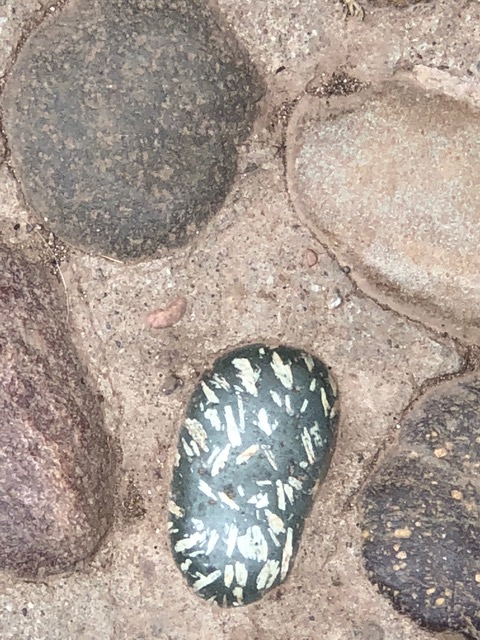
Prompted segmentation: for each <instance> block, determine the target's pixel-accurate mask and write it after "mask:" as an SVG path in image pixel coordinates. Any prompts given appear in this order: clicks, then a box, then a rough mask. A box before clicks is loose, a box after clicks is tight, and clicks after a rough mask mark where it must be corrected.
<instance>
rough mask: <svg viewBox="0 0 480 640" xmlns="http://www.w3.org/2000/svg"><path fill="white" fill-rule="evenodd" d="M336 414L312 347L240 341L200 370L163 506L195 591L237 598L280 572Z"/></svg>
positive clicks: (279, 577)
mask: <svg viewBox="0 0 480 640" xmlns="http://www.w3.org/2000/svg"><path fill="white" fill-rule="evenodd" d="M337 422H338V405H336V385H335V382H334V380H333V378H332V377H331V375H329V372H328V369H327V368H326V367H325V365H324V364H323V363H322V362H321V361H320V360H318V358H314V357H313V356H312V355H311V354H307V353H305V352H303V351H298V350H297V349H292V348H291V347H287V346H285V345H280V346H278V347H276V348H275V349H270V348H269V347H268V346H266V345H261V344H256V345H245V346H243V347H240V348H238V349H234V350H233V351H229V352H228V353H226V354H224V355H223V356H222V357H221V358H219V359H218V360H216V362H215V363H214V364H213V366H212V368H211V369H210V370H209V371H206V372H205V374H204V375H203V376H202V379H201V380H200V382H199V383H198V384H197V386H196V388H195V390H194V392H193V395H192V397H191V398H190V401H189V404H188V408H187V411H186V414H185V421H184V424H183V427H182V429H181V431H180V435H179V439H178V461H177V463H176V465H175V470H174V474H173V478H172V486H171V494H170V495H171V500H170V501H169V507H168V508H169V512H170V516H169V523H168V529H169V533H170V537H171V542H172V551H173V554H174V557H175V561H176V563H177V565H178V567H179V569H180V571H181V572H182V573H183V575H184V576H185V578H186V579H187V581H188V584H189V585H190V586H191V587H192V589H193V591H194V592H195V593H196V594H197V595H198V596H200V597H201V598H204V599H206V600H207V601H209V602H212V601H213V602H216V603H217V604H219V605H220V606H225V607H227V606H234V607H238V606H242V605H247V604H250V603H252V602H255V601H256V600H259V599H260V598H262V597H263V596H264V595H265V594H266V593H268V591H270V590H271V589H273V588H275V587H278V585H279V584H281V583H282V582H284V581H285V580H286V578H287V576H288V575H289V573H290V571H291V570H292V567H293V564H294V561H295V557H296V555H297V551H298V547H299V544H300V540H301V536H302V532H303V528H304V525H305V520H306V518H307V517H308V515H309V513H310V510H311V508H312V501H313V496H314V494H315V489H316V488H317V487H318V485H319V484H320V483H321V482H322V481H323V480H324V479H325V476H326V475H327V472H328V468H329V466H330V461H331V459H332V455H333V451H334V447H335V439H336V425H337Z"/></svg>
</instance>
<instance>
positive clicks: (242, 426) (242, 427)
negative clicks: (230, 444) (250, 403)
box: [237, 396, 245, 433]
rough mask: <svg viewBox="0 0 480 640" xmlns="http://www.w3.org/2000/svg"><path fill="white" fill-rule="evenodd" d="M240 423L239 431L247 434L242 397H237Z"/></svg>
mask: <svg viewBox="0 0 480 640" xmlns="http://www.w3.org/2000/svg"><path fill="white" fill-rule="evenodd" d="M237 407H238V421H239V423H240V425H239V427H238V430H239V431H240V433H245V409H244V408H243V400H242V396H237Z"/></svg>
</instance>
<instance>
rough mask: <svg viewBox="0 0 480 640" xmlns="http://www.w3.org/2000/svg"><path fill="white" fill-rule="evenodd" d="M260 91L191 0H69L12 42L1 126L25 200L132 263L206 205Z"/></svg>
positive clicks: (72, 237)
mask: <svg viewBox="0 0 480 640" xmlns="http://www.w3.org/2000/svg"><path fill="white" fill-rule="evenodd" d="M261 93H262V91H261V88H260V85H259V81H258V78H257V75H256V73H255V71H254V69H253V68H252V66H251V65H250V63H249V62H248V61H247V59H246V57H245V55H244V54H243V52H242V51H241V50H240V49H239V47H238V45H237V44H236V42H235V41H234V39H233V37H232V36H231V35H230V34H229V33H227V32H226V31H225V30H223V29H220V28H219V27H218V25H217V24H216V21H215V18H214V17H213V16H212V15H211V13H210V11H208V10H207V8H206V7H205V6H204V5H203V3H196V2H192V1H191V0H190V1H188V2H187V1H184V0H179V1H178V2H167V1H163V2H162V0H159V1H155V2H154V1H153V0H93V1H88V2H86V1H85V0H73V1H72V2H70V3H68V5H67V6H66V7H65V8H63V10H62V11H58V12H56V14H55V16H54V17H53V18H52V19H49V20H46V21H45V22H44V23H43V24H42V26H41V27H40V28H39V29H38V30H37V31H36V32H35V33H34V34H33V35H32V36H31V37H30V39H29V40H28V41H27V43H26V45H25V46H24V47H23V49H22V51H21V53H20V55H19V58H18V60H17V62H16V65H15V67H14V69H13V74H12V76H11V78H10V79H9V82H8V83H7V87H6V91H5V97H4V100H3V108H4V113H5V123H4V124H5V129H6V132H7V136H8V140H9V145H10V147H11V151H12V162H13V165H14V168H15V171H16V174H17V176H18V177H19V178H20V181H21V184H22V188H23V191H24V193H25V196H26V198H27V201H28V202H29V204H30V205H31V207H32V208H33V209H34V210H35V211H36V213H37V214H38V215H39V216H40V217H41V218H42V219H43V221H44V222H46V223H47V224H48V225H49V226H50V227H51V228H52V230H54V231H55V232H56V233H57V234H58V235H60V236H61V237H62V238H63V239H64V240H67V241H68V242H70V243H71V244H73V245H75V246H78V247H80V248H83V249H85V250H88V251H93V252H96V253H99V254H108V255H111V256H116V257H117V258H121V259H140V258H144V257H147V256H149V255H152V254H153V253H154V252H155V250H156V249H157V248H158V247H159V246H160V245H174V244H178V243H180V242H182V241H184V240H185V239H186V238H188V237H189V235H191V234H192V233H194V231H195V230H196V228H197V226H198V223H200V222H201V221H204V220H206V219H207V218H208V217H209V216H210V215H211V214H212V213H213V212H214V211H215V210H216V209H218V207H219V206H220V204H221V203H222V201H223V199H224V197H225V195H226V193H227V191H228V189H229V187H230V185H231V183H232V180H233V178H234V175H235V170H236V147H235V143H236V142H238V141H240V140H242V139H243V138H244V137H245V136H246V135H247V134H248V131H249V128H250V125H251V123H252V120H253V118H254V112H255V103H256V102H257V101H258V99H259V98H260V96H261Z"/></svg>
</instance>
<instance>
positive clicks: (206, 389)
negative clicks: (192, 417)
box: [202, 380, 220, 404]
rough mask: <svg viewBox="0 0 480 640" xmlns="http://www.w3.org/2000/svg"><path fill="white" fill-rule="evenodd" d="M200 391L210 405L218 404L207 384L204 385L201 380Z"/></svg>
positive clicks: (215, 396)
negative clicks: (201, 390)
mask: <svg viewBox="0 0 480 640" xmlns="http://www.w3.org/2000/svg"><path fill="white" fill-rule="evenodd" d="M202 389H203V393H204V394H205V397H206V399H207V400H208V402H210V403H211V404H218V403H219V402H220V400H219V399H218V397H217V394H216V393H215V391H214V390H213V389H210V387H209V386H208V384H205V382H204V381H203V380H202Z"/></svg>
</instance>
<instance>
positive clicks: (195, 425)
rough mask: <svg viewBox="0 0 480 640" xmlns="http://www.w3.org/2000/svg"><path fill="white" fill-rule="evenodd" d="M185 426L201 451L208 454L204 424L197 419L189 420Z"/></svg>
mask: <svg viewBox="0 0 480 640" xmlns="http://www.w3.org/2000/svg"><path fill="white" fill-rule="evenodd" d="M185 426H186V428H187V431H188V433H189V434H190V435H191V436H192V438H193V440H194V441H195V442H196V443H197V444H198V446H199V447H200V449H202V450H203V451H206V452H208V447H207V445H206V442H207V439H208V437H207V432H206V431H205V429H204V428H203V426H202V423H201V422H199V421H198V420H196V419H195V418H187V419H186V420H185Z"/></svg>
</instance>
